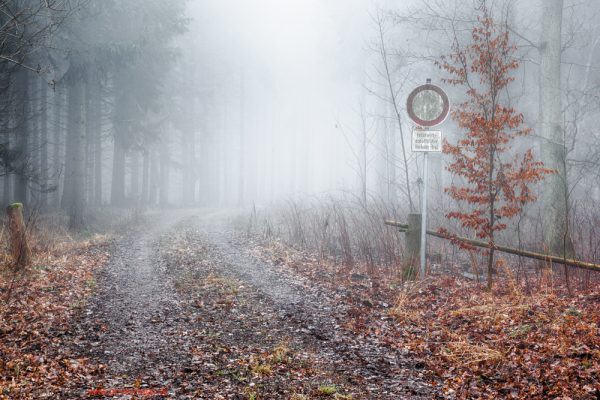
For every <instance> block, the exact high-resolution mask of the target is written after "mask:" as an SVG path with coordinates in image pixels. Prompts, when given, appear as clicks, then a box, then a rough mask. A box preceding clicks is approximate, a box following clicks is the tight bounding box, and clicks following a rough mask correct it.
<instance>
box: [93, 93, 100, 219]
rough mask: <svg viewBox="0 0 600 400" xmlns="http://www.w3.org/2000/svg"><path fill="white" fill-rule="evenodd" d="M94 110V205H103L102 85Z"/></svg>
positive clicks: (94, 101)
mask: <svg viewBox="0 0 600 400" xmlns="http://www.w3.org/2000/svg"><path fill="white" fill-rule="evenodd" d="M92 104H93V105H94V106H93V109H94V119H95V121H94V125H93V126H94V130H93V136H94V203H95V204H96V207H100V206H101V205H102V85H101V84H100V83H98V84H97V85H96V93H94V97H93V99H92Z"/></svg>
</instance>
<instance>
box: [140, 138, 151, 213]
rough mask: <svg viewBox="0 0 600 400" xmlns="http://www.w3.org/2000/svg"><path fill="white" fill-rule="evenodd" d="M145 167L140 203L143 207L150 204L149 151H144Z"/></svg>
mask: <svg viewBox="0 0 600 400" xmlns="http://www.w3.org/2000/svg"><path fill="white" fill-rule="evenodd" d="M143 155H144V161H143V162H144V166H143V169H142V194H141V196H140V202H141V204H142V205H146V204H148V202H149V201H148V183H149V178H150V176H149V175H150V152H149V151H148V149H144V152H143Z"/></svg>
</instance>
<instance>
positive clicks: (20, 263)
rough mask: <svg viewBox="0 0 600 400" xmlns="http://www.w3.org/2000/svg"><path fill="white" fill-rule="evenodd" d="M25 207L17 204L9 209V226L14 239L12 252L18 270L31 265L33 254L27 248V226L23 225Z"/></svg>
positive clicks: (7, 210)
mask: <svg viewBox="0 0 600 400" xmlns="http://www.w3.org/2000/svg"><path fill="white" fill-rule="evenodd" d="M22 209H23V205H22V204H21V203H15V204H12V205H10V206H8V207H7V209H6V212H7V213H8V226H9V229H10V235H11V239H12V252H13V255H14V258H15V265H16V266H17V268H20V267H24V266H26V265H29V264H30V263H31V254H30V251H29V247H28V246H27V239H26V236H25V233H26V232H25V226H24V224H23V211H22Z"/></svg>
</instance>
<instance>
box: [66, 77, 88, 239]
mask: <svg viewBox="0 0 600 400" xmlns="http://www.w3.org/2000/svg"><path fill="white" fill-rule="evenodd" d="M69 94H70V96H71V97H72V100H71V102H70V103H71V107H72V108H71V109H70V110H69V111H70V113H69V114H70V115H69V119H70V121H69V122H70V124H69V125H70V126H69V128H70V129H69V136H71V137H72V139H71V142H72V156H71V157H72V161H71V162H72V166H73V177H72V182H73V184H72V200H71V207H70V209H69V228H70V229H76V230H82V229H85V219H84V212H85V177H86V170H85V167H86V164H85V144H86V137H87V132H86V123H85V84H84V83H83V82H79V83H76V84H75V85H74V86H73V87H71V88H70V90H69Z"/></svg>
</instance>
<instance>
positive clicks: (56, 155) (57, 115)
mask: <svg viewBox="0 0 600 400" xmlns="http://www.w3.org/2000/svg"><path fill="white" fill-rule="evenodd" d="M56 90H57V91H56V92H54V129H53V132H52V133H53V140H52V141H53V142H54V143H53V146H52V150H53V154H52V161H53V163H54V167H53V168H52V175H53V182H54V186H55V189H54V191H53V192H52V196H51V197H52V205H53V206H54V207H56V208H59V207H60V190H59V189H60V179H59V178H60V174H61V172H64V171H61V168H60V147H61V136H62V135H61V123H62V121H61V110H62V108H61V100H62V97H61V94H60V93H59V92H58V90H59V89H58V88H56Z"/></svg>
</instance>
